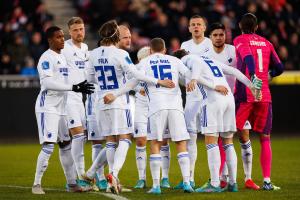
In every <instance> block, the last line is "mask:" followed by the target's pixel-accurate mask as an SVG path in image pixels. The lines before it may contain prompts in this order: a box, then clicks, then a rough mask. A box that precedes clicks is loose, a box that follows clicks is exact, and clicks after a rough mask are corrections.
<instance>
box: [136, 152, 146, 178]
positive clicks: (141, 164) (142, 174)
mask: <svg viewBox="0 0 300 200" xmlns="http://www.w3.org/2000/svg"><path fill="white" fill-rule="evenodd" d="M135 158H136V166H137V169H138V173H139V180H146V165H147V152H146V146H143V147H138V146H137V147H136V150H135Z"/></svg>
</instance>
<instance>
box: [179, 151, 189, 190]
mask: <svg viewBox="0 0 300 200" xmlns="http://www.w3.org/2000/svg"><path fill="white" fill-rule="evenodd" d="M177 159H178V163H179V166H180V169H181V174H182V178H183V179H182V180H183V182H184V183H188V184H189V183H190V158H189V153H188V152H181V153H178V154H177Z"/></svg>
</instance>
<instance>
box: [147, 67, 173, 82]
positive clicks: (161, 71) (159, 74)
mask: <svg viewBox="0 0 300 200" xmlns="http://www.w3.org/2000/svg"><path fill="white" fill-rule="evenodd" d="M151 69H152V71H153V75H154V78H157V79H160V80H164V79H170V80H172V73H171V72H170V71H169V72H165V70H170V69H171V65H152V66H151ZM156 87H157V88H159V87H160V86H159V85H156Z"/></svg>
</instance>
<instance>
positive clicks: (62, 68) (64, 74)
mask: <svg viewBox="0 0 300 200" xmlns="http://www.w3.org/2000/svg"><path fill="white" fill-rule="evenodd" d="M59 72H60V73H62V75H63V76H68V72H69V70H68V68H66V67H61V68H59Z"/></svg>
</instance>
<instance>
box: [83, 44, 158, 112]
mask: <svg viewBox="0 0 300 200" xmlns="http://www.w3.org/2000/svg"><path fill="white" fill-rule="evenodd" d="M89 63H90V64H89V67H88V76H91V75H92V76H94V75H95V76H96V79H97V83H98V86H97V88H96V89H97V90H98V91H97V94H98V98H97V101H98V105H99V106H100V107H99V109H101V110H107V109H114V108H117V109H130V104H129V95H128V93H127V94H125V95H121V96H120V97H119V98H117V99H116V100H115V101H114V102H113V103H111V104H104V102H103V97H104V96H105V95H106V94H107V93H112V92H113V91H115V90H117V89H119V88H123V87H124V86H125V83H126V81H127V78H126V74H128V75H132V76H133V77H134V78H137V79H139V78H140V79H143V80H145V81H148V82H152V83H157V79H154V78H151V77H149V78H147V77H145V76H144V75H143V74H142V73H138V72H137V70H136V67H135V65H134V64H133V63H132V61H131V59H130V57H129V54H128V53H127V52H126V51H124V50H122V49H118V48H117V47H115V46H101V47H98V48H96V49H94V50H93V51H91V55H90V62H89ZM139 76H140V77H139Z"/></svg>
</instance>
